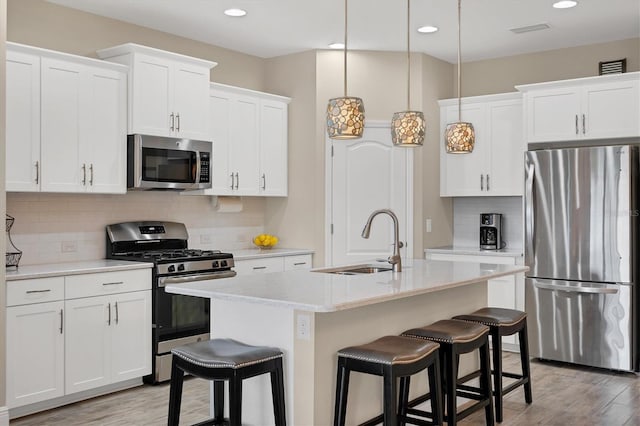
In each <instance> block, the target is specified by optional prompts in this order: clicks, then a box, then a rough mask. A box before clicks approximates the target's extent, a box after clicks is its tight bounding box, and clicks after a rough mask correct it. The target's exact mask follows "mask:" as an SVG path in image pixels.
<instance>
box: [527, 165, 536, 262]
mask: <svg viewBox="0 0 640 426" xmlns="http://www.w3.org/2000/svg"><path fill="white" fill-rule="evenodd" d="M535 170H536V169H535V167H534V165H533V164H529V165H528V166H527V181H526V194H525V195H526V198H525V212H524V214H525V241H526V244H527V246H526V247H525V256H526V258H525V262H526V264H527V265H531V264H532V262H533V250H534V245H533V235H534V232H535V225H534V223H533V181H534V178H535Z"/></svg>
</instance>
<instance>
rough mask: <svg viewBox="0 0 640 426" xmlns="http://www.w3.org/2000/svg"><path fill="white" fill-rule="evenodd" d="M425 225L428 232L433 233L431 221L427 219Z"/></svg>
mask: <svg viewBox="0 0 640 426" xmlns="http://www.w3.org/2000/svg"><path fill="white" fill-rule="evenodd" d="M425 225H426V226H425V227H426V230H427V232H431V219H427V223H426V224H425Z"/></svg>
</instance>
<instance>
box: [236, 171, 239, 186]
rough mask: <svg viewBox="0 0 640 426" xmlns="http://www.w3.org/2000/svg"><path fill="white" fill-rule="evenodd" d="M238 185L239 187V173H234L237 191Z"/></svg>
mask: <svg viewBox="0 0 640 426" xmlns="http://www.w3.org/2000/svg"><path fill="white" fill-rule="evenodd" d="M239 185H240V173H238V172H236V189H238V186H239Z"/></svg>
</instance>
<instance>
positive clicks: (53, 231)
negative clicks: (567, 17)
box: [7, 191, 264, 265]
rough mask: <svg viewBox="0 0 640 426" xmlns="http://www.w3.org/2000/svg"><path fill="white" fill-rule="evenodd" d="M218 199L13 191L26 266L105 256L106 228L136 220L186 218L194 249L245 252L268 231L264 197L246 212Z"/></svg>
mask: <svg viewBox="0 0 640 426" xmlns="http://www.w3.org/2000/svg"><path fill="white" fill-rule="evenodd" d="M214 201H215V198H214V197H209V196H201V195H181V194H180V193H178V192H155V191H148V192H129V193H127V194H123V195H98V194H44V193H7V214H9V215H11V216H13V217H14V218H15V223H14V225H13V228H12V229H11V238H12V240H13V243H14V244H15V245H16V246H17V247H18V248H19V249H20V250H22V252H23V253H22V258H21V260H20V265H32V264H39V263H56V262H67V261H68V262H74V261H80V260H95V259H102V258H104V257H105V247H106V235H105V226H106V225H108V224H110V223H118V222H127V221H136V220H168V221H174V222H183V223H185V224H186V226H187V230H188V231H189V247H193V248H203V249H205V248H209V249H223V250H239V249H244V248H249V247H251V238H252V237H253V236H254V235H256V234H259V233H261V232H263V230H264V199H262V198H251V197H249V198H243V199H242V211H240V212H235V213H221V212H218V211H217V209H216V204H215V202H214Z"/></svg>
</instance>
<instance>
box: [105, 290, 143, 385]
mask: <svg viewBox="0 0 640 426" xmlns="http://www.w3.org/2000/svg"><path fill="white" fill-rule="evenodd" d="M111 300H112V301H113V303H112V304H111V310H112V314H111V318H112V321H111V326H110V328H109V329H110V332H111V341H110V351H111V381H112V382H114V383H115V382H120V381H123V380H128V379H133V378H136V377H142V376H146V375H147V374H151V326H150V321H149V320H150V318H151V291H150V290H147V291H136V292H132V293H123V294H119V295H117V296H113V297H112V299H111Z"/></svg>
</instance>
